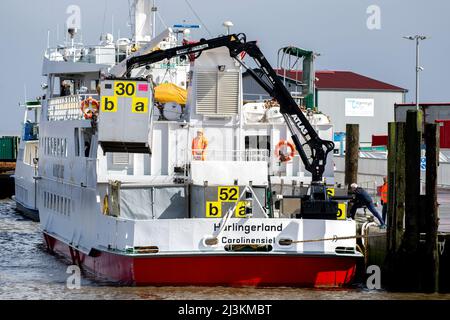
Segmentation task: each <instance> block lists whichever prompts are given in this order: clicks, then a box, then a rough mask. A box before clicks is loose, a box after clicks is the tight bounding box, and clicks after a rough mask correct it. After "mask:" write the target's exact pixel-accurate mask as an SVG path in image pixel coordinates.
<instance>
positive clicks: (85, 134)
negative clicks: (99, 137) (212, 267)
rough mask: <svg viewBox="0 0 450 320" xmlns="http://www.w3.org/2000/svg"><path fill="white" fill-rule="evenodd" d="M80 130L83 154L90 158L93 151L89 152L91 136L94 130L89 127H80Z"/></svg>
mask: <svg viewBox="0 0 450 320" xmlns="http://www.w3.org/2000/svg"><path fill="white" fill-rule="evenodd" d="M81 130H82V132H81V133H82V139H83V140H82V147H83V149H82V150H83V155H84V157H86V158H91V157H92V156H93V152H91V147H92V140H93V139H92V138H93V136H94V131H93V130H92V129H91V128H88V129H81Z"/></svg>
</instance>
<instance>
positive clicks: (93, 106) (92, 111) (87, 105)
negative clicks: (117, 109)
mask: <svg viewBox="0 0 450 320" xmlns="http://www.w3.org/2000/svg"><path fill="white" fill-rule="evenodd" d="M99 106H100V104H99V103H98V101H97V100H95V99H93V98H92V97H89V98H87V99H85V100H83V101H82V102H81V112H83V115H84V118H85V119H86V120H89V119H92V117H93V116H94V115H97V114H98V109H99Z"/></svg>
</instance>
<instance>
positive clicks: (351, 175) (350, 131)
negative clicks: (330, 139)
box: [345, 124, 359, 188]
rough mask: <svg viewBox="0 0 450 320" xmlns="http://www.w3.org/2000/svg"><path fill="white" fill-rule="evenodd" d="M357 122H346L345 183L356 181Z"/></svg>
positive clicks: (348, 184) (357, 156)
mask: <svg viewBox="0 0 450 320" xmlns="http://www.w3.org/2000/svg"><path fill="white" fill-rule="evenodd" d="M358 160H359V124H347V125H346V135H345V184H346V185H347V186H348V188H350V185H351V184H352V183H356V182H357V181H358Z"/></svg>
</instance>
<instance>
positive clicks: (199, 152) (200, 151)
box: [192, 129, 208, 161]
mask: <svg viewBox="0 0 450 320" xmlns="http://www.w3.org/2000/svg"><path fill="white" fill-rule="evenodd" d="M206 148H208V139H206V138H205V136H204V132H203V129H199V130H198V131H197V137H195V138H194V139H193V140H192V155H193V157H194V160H201V161H205V160H206Z"/></svg>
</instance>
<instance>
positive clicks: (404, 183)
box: [384, 110, 439, 292]
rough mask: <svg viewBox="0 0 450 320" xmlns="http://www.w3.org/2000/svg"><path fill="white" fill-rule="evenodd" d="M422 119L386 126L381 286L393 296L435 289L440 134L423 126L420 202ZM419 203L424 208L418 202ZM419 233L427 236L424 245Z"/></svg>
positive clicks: (413, 114)
mask: <svg viewBox="0 0 450 320" xmlns="http://www.w3.org/2000/svg"><path fill="white" fill-rule="evenodd" d="M422 119H423V114H422V112H421V111H415V110H414V111H408V112H407V120H406V123H389V126H388V131H389V143H388V183H389V186H388V230H387V236H388V239H387V240H388V241H387V248H386V249H387V256H386V265H385V267H386V269H385V270H386V275H387V277H386V281H384V282H385V284H386V286H387V288H388V289H391V290H395V291H397V290H399V291H421V292H437V291H438V290H439V250H438V226H439V218H438V203H437V168H438V165H439V129H438V127H437V125H436V124H427V125H425V144H426V164H427V165H426V196H425V197H423V196H421V195H420V158H421V146H422V132H423V122H422ZM422 199H425V203H421V201H422ZM403 221H404V222H403ZM421 233H425V241H424V242H423V241H422V242H421ZM422 240H423V239H422Z"/></svg>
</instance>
